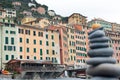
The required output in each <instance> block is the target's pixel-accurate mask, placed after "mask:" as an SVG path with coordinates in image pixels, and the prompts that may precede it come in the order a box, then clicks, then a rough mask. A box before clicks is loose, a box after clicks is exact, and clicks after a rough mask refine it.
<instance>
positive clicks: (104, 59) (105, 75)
mask: <svg viewBox="0 0 120 80" xmlns="http://www.w3.org/2000/svg"><path fill="white" fill-rule="evenodd" d="M92 28H93V31H91V32H90V33H88V35H89V37H88V38H89V43H90V46H89V47H90V50H89V51H88V56H89V57H90V58H89V59H88V60H87V61H86V63H87V64H88V65H90V66H89V67H88V68H87V70H86V73H87V75H90V76H91V80H119V79H118V77H120V67H119V66H117V65H115V63H116V59H115V58H113V57H112V55H113V53H114V52H113V49H112V48H110V47H109V43H108V41H109V40H110V39H109V38H108V37H106V36H105V32H104V30H103V27H100V26H99V25H94V26H93V27H92Z"/></svg>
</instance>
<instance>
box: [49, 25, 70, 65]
mask: <svg viewBox="0 0 120 80" xmlns="http://www.w3.org/2000/svg"><path fill="white" fill-rule="evenodd" d="M49 28H50V29H53V30H58V31H59V34H60V36H59V40H60V60H61V64H67V65H69V54H68V40H67V31H66V29H65V27H63V26H59V27H57V26H50V27H49Z"/></svg>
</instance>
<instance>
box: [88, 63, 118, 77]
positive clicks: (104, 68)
mask: <svg viewBox="0 0 120 80" xmlns="http://www.w3.org/2000/svg"><path fill="white" fill-rule="evenodd" d="M86 73H87V74H88V75H91V76H103V77H118V76H120V67H118V66H117V65H113V64H109V63H105V64H100V65H98V66H89V67H88V68H87V70H86Z"/></svg>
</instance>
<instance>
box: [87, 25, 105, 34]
mask: <svg viewBox="0 0 120 80" xmlns="http://www.w3.org/2000/svg"><path fill="white" fill-rule="evenodd" d="M103 29H104V28H103V27H100V28H97V29H95V30H93V31H91V32H89V33H88V35H90V34H92V33H93V32H95V31H97V30H103Z"/></svg>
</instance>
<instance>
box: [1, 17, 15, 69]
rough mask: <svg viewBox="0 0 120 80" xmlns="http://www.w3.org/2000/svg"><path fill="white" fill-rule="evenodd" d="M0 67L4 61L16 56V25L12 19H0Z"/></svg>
mask: <svg viewBox="0 0 120 80" xmlns="http://www.w3.org/2000/svg"><path fill="white" fill-rule="evenodd" d="M0 23H1V24H2V25H1V26H0V46H1V47H0V55H1V57H0V66H1V67H0V69H2V68H4V66H5V65H4V63H6V62H7V61H8V60H11V59H15V58H17V27H16V26H15V24H14V22H13V21H12V19H7V18H4V19H0Z"/></svg>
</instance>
